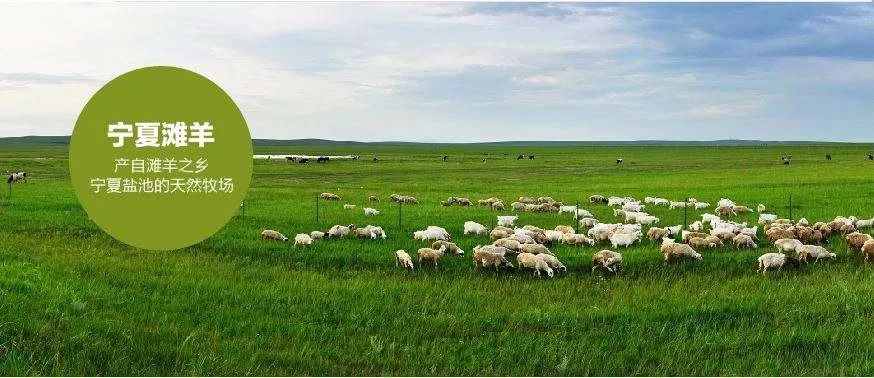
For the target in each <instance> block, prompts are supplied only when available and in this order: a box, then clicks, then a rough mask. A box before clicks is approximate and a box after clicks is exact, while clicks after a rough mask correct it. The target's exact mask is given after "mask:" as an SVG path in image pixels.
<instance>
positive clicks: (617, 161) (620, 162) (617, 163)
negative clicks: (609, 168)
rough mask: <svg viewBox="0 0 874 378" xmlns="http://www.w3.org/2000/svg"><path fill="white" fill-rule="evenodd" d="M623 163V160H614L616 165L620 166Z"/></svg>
mask: <svg viewBox="0 0 874 378" xmlns="http://www.w3.org/2000/svg"><path fill="white" fill-rule="evenodd" d="M623 161H625V160H624V159H622V158H619V159H616V165H620V164H622V162H623Z"/></svg>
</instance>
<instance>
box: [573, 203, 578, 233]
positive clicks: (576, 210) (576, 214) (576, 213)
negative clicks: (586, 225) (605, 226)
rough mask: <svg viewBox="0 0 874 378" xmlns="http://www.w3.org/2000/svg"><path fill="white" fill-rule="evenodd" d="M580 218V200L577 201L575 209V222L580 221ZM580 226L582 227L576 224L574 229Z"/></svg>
mask: <svg viewBox="0 0 874 378" xmlns="http://www.w3.org/2000/svg"><path fill="white" fill-rule="evenodd" d="M579 217H580V200H577V208H576V209H574V217H573V218H574V222H576V221H577V219H579ZM579 226H580V225H579V224H575V225H574V228H577V227H579Z"/></svg>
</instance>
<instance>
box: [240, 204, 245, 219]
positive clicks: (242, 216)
mask: <svg viewBox="0 0 874 378" xmlns="http://www.w3.org/2000/svg"><path fill="white" fill-rule="evenodd" d="M240 210H242V211H241V213H242V214H240V217H241V218H245V217H246V203H245V202H243V201H240Z"/></svg>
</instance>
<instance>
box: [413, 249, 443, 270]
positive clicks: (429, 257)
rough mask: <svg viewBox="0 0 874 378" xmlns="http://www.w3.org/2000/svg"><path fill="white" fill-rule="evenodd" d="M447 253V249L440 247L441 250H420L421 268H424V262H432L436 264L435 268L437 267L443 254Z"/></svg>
mask: <svg viewBox="0 0 874 378" xmlns="http://www.w3.org/2000/svg"><path fill="white" fill-rule="evenodd" d="M445 251H446V247H440V249H432V248H419V266H422V262H423V261H431V262H433V263H434V267H435V268H436V267H437V261H438V260H440V258H441V257H443V253H444V252H445Z"/></svg>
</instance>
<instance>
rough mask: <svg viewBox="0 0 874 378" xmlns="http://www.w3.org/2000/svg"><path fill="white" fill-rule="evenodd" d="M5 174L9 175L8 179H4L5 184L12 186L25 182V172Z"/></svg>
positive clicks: (7, 172)
mask: <svg viewBox="0 0 874 378" xmlns="http://www.w3.org/2000/svg"><path fill="white" fill-rule="evenodd" d="M6 174H7V175H9V177H8V178H7V179H6V183H7V184H13V183H16V182H19V181H22V182H27V172H13V173H10V172H9V171H6Z"/></svg>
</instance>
